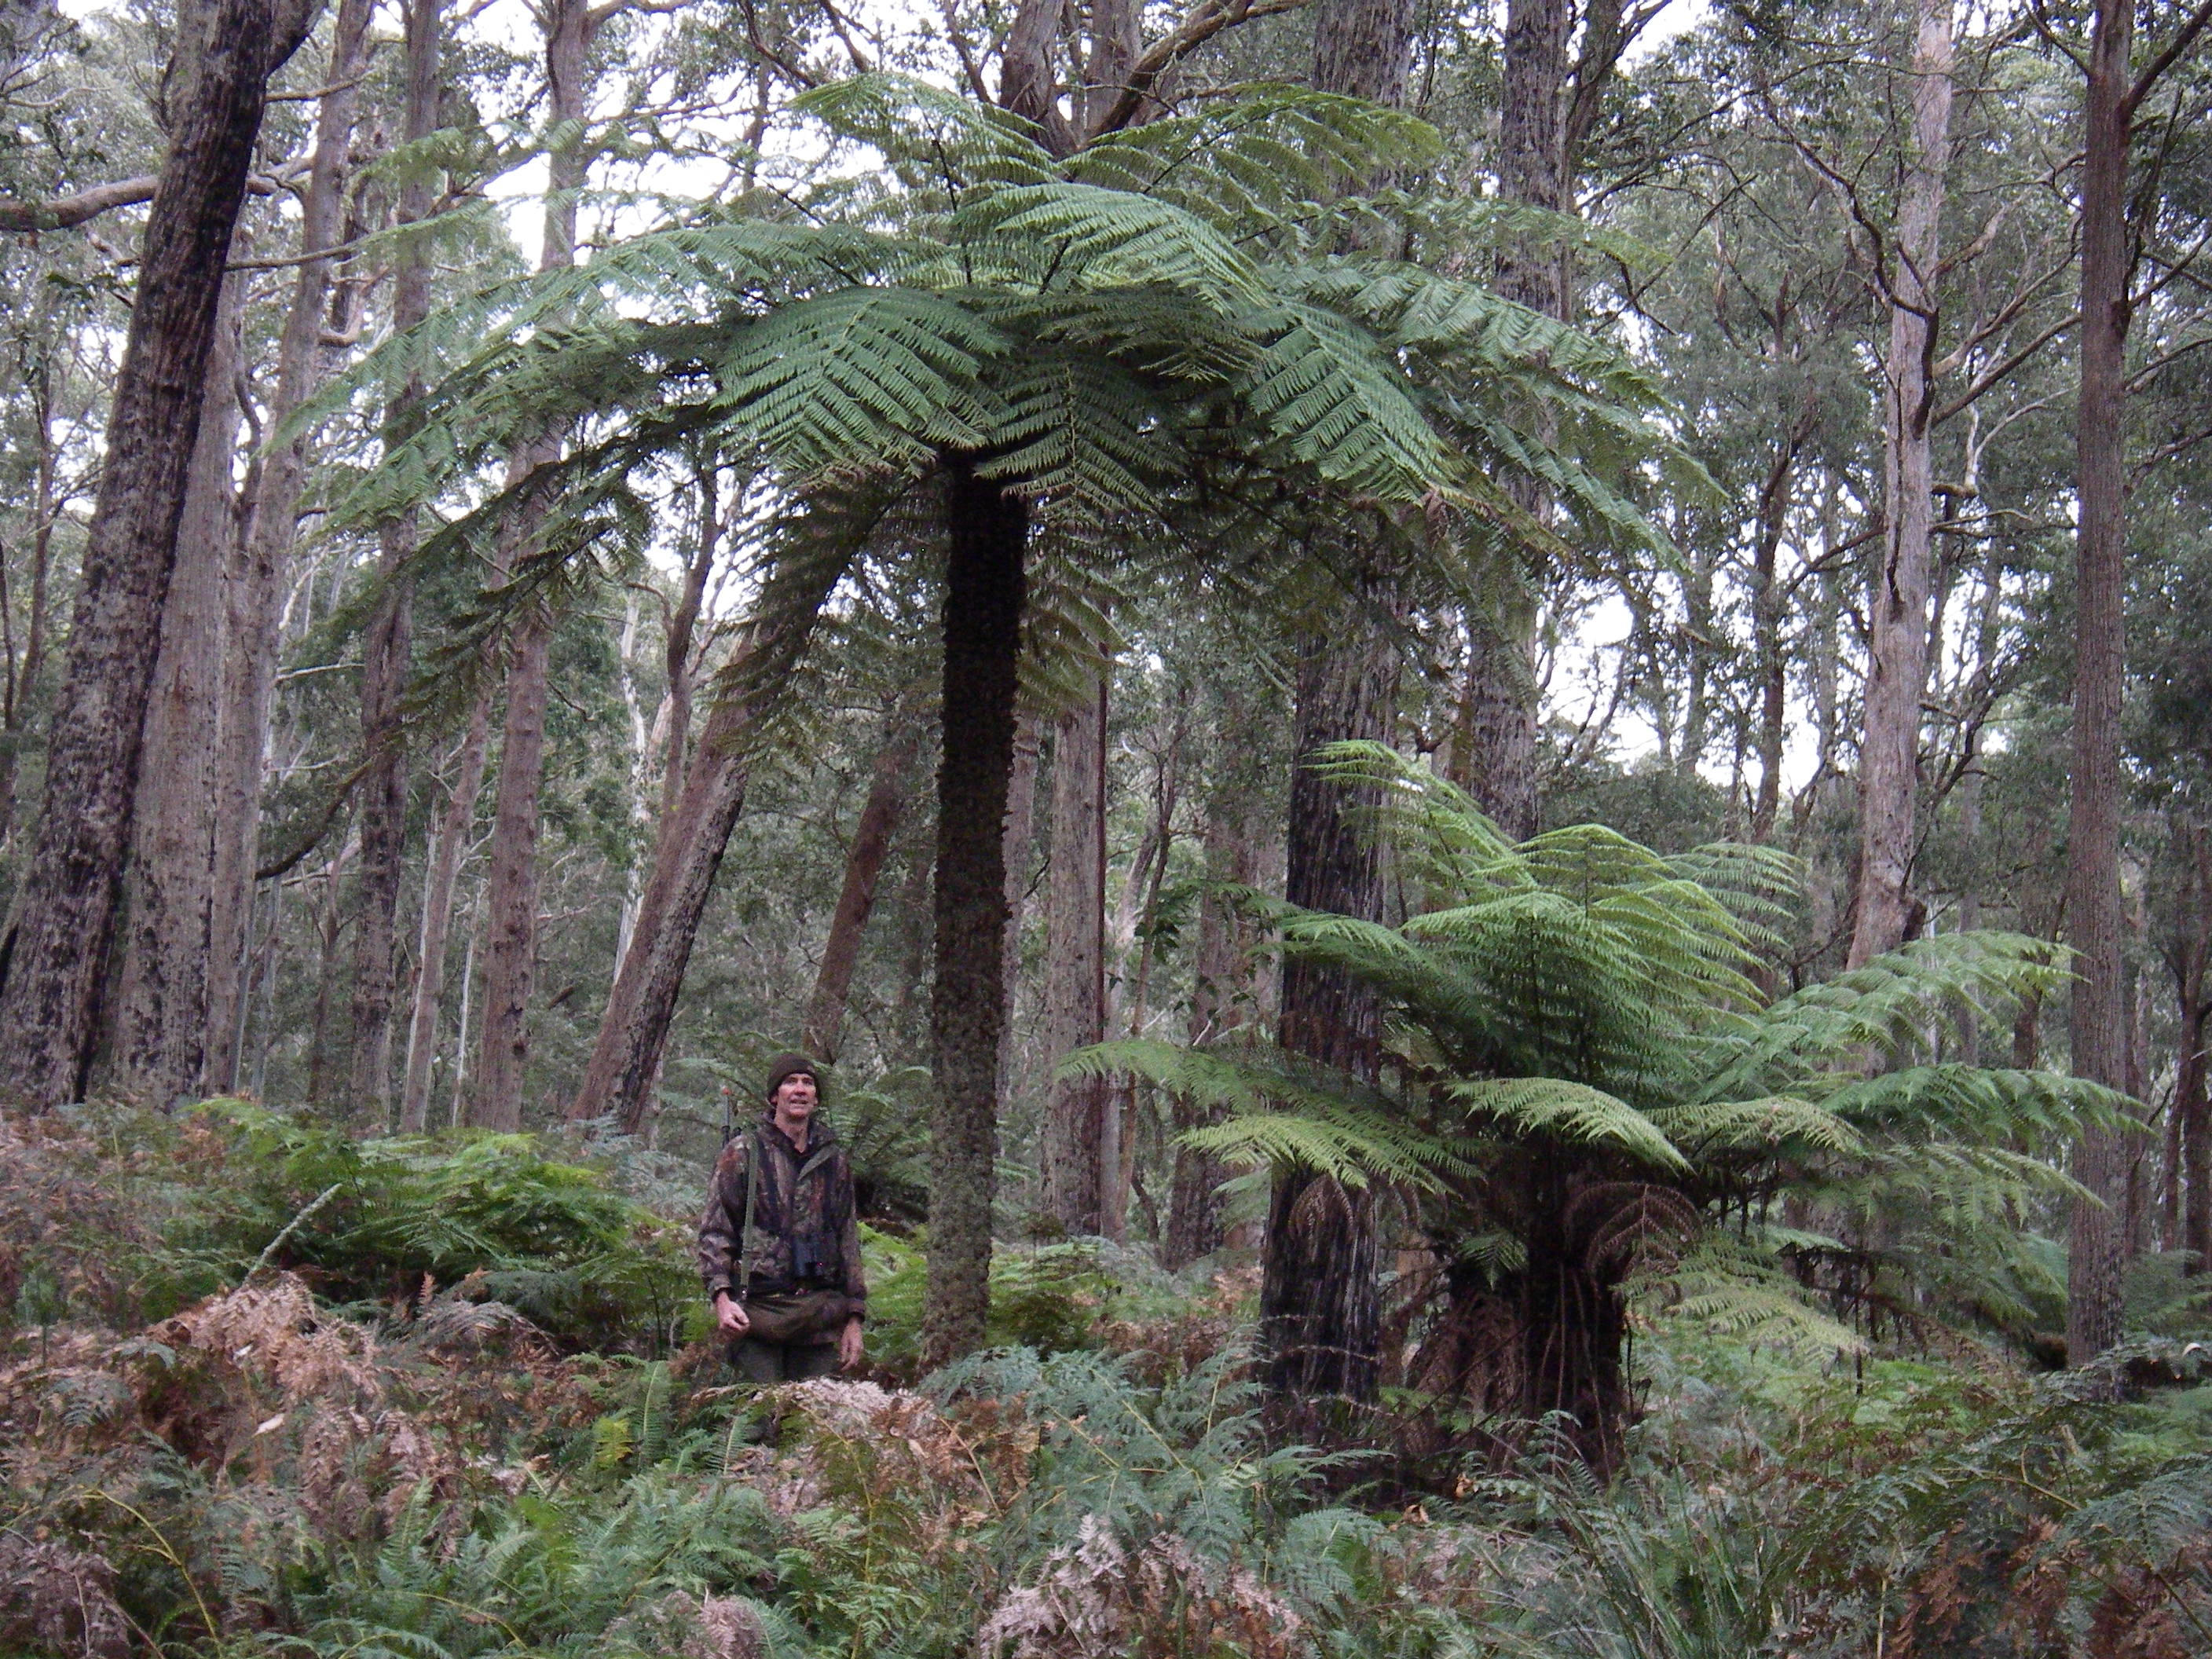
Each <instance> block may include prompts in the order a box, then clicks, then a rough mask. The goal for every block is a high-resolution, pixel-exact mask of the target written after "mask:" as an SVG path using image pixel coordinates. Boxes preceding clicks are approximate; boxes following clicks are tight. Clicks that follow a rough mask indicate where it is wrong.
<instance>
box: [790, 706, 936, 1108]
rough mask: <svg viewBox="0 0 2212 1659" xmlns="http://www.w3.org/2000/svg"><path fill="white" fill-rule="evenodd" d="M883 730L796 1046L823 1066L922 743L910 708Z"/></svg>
mask: <svg viewBox="0 0 2212 1659" xmlns="http://www.w3.org/2000/svg"><path fill="white" fill-rule="evenodd" d="M887 728H888V729H887V730H886V731H885V732H884V740H883V744H882V746H881V747H880V748H879V749H878V750H877V751H876V761H875V765H874V766H873V768H872V769H871V771H870V774H869V778H868V795H867V799H866V800H865V801H863V802H862V803H861V804H860V822H859V823H856V824H855V825H854V827H853V845H852V848H851V849H850V850H849V851H848V853H847V854H846V855H845V878H844V880H843V882H842V883H841V884H840V885H839V887H838V890H837V908H836V911H835V912H834V913H832V915H830V918H829V938H828V939H826V940H825V941H824V942H823V946H822V963H821V965H820V967H819V968H817V969H816V971H815V975H814V992H813V994H812V995H811V997H809V998H808V999H807V1004H806V1024H805V1033H804V1035H803V1036H801V1037H800V1038H799V1048H802V1049H803V1050H805V1052H806V1053H808V1054H812V1055H813V1056H814V1057H815V1058H816V1059H817V1060H821V1061H823V1063H824V1064H835V1063H836V1059H837V1047H838V1030H839V1028H840V1027H842V1025H843V1024H844V1023H845V1004H846V1001H847V1000H848V998H849V997H850V996H851V994H852V990H853V974H854V969H857V968H858V967H859V966H860V941H861V939H862V938H863V937H864V936H865V934H866V932H867V927H868V917H869V915H871V914H872V912H873V911H874V909H875V908H876V884H877V883H878V881H879V880H880V879H881V878H882V876H883V872H884V856H885V855H886V854H888V853H889V852H890V845H891V837H892V836H893V835H894V834H896V832H897V829H898V824H899V819H900V817H902V815H903V814H904V812H905V810H906V797H907V774H908V772H909V771H910V770H911V769H912V768H913V765H914V757H915V750H918V749H919V748H921V723H920V722H919V721H917V720H915V719H914V718H913V716H912V714H911V712H910V711H909V710H908V709H905V708H894V709H893V710H892V711H891V715H890V720H889V721H888V722H887Z"/></svg>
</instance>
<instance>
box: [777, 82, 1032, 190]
mask: <svg viewBox="0 0 2212 1659" xmlns="http://www.w3.org/2000/svg"><path fill="white" fill-rule="evenodd" d="M791 106H792V108H793V110H794V111H796V112H799V114H802V115H809V116H812V117H813V118H815V119H817V120H818V121H820V122H821V123H822V124H823V125H824V126H826V127H828V128H829V130H830V131H832V132H834V133H836V135H837V136H838V137H841V138H848V139H852V140H854V141H855V142H856V143H863V144H867V145H869V146H872V148H874V149H877V150H879V151H881V152H882V153H883V154H884V155H886V156H888V157H890V159H891V161H893V162H894V163H895V164H896V163H902V162H903V163H908V164H913V165H919V166H921V167H926V168H927V170H928V172H929V173H930V174H932V175H933V176H936V177H938V178H940V179H943V180H945V182H946V183H948V184H949V185H952V186H953V187H955V188H957V187H959V186H962V185H994V184H1000V185H1031V184H1042V183H1043V182H1045V181H1047V180H1048V179H1054V178H1056V177H1057V176H1058V174H1059V168H1058V167H1057V166H1056V165H1055V164H1054V161H1053V158H1052V155H1051V153H1050V152H1049V151H1048V150H1047V149H1045V148H1044V146H1043V145H1042V143H1039V142H1038V139H1037V136H1036V127H1035V126H1033V125H1031V124H1030V123H1029V122H1027V121H1025V120H1024V119H1022V118H1021V117H1019V116H1018V115H1015V114H1013V113H1012V112H1011V111H1007V110H1003V109H1000V108H999V107H998V106H996V105H994V104H988V103H983V102H980V101H978V100H975V99H973V98H967V97H963V96H962V95H961V94H958V93H955V92H948V91H946V90H945V88H942V87H937V86H932V85H931V84H930V83H929V82H926V81H921V80H917V79H915V77H913V76H906V75H896V74H888V73H881V72H878V73H875V74H869V75H855V76H849V77H848V78H847V79H845V80H842V81H836V82H830V83H829V84H828V85H826V86H820V87H815V88H811V89H809V90H808V91H805V92H803V93H801V94H799V96H798V97H796V98H794V99H793V100H792V105H791Z"/></svg>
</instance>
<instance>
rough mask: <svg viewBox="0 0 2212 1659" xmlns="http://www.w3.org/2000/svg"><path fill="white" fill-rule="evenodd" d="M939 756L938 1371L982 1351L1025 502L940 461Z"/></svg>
mask: <svg viewBox="0 0 2212 1659" xmlns="http://www.w3.org/2000/svg"><path fill="white" fill-rule="evenodd" d="M945 473H946V477H945V532H946V543H947V547H946V562H945V622H944V632H945V692H944V710H945V714H944V733H945V747H944V753H943V755H942V757H940V758H939V763H938V772H937V894H936V910H937V966H936V973H935V975H934V978H933V982H932V984H931V987H930V1052H931V1058H932V1067H933V1071H934V1073H935V1074H936V1084H937V1089H936V1099H935V1101H934V1103H933V1112H932V1114H931V1121H930V1138H929V1177H930V1194H929V1255H928V1273H927V1289H926V1296H927V1299H926V1302H925V1304H924V1308H923V1316H922V1351H923V1354H924V1357H925V1358H927V1361H928V1363H930V1364H933V1365H942V1364H946V1363H948V1362H949V1361H951V1360H952V1359H955V1358H958V1357H959V1356H960V1355H962V1354H963V1353H967V1352H970V1351H972V1350H974V1349H975V1348H977V1347H980V1346H982V1342H983V1332H984V1322H985V1318H986V1316H987V1313H988V1311H989V1304H990V1274H991V1200H992V1198H993V1196H994V1192H995V1189H996V1185H997V1182H996V1161H997V1158H998V1143H999V1096H998V1072H999V1036H1000V1022H1001V1021H1002V1019H1003V1018H1004V1015H1005V1008H1006V1002H1005V996H1006V987H1005V983H1004V977H1003V976H1004V975H1005V972H1006V952H1005V948H1004V933H1005V927H1006V834H1005V826H1006V785H1007V780H1008V777H1009V775H1010V774H1011V773H1012V769H1013V760H1014V690H1015V680H1016V668H1017V665H1018V663H1019V661H1020V658H1021V646H1022V602H1023V595H1024V573H1023V560H1024V552H1025V550H1026V543H1027V541H1028V536H1029V507H1028V503H1027V502H1025V501H1023V499H1022V498H1021V497H1020V496H1018V495H1012V494H1010V493H1009V492H1007V491H1006V489H1002V488H1001V487H1000V485H999V484H998V483H996V482H994V481H993V480H991V479H988V478H983V477H978V476H977V475H976V471H975V463H974V460H973V459H972V458H970V457H968V456H954V457H951V458H950V459H948V460H947V462H946V464H945Z"/></svg>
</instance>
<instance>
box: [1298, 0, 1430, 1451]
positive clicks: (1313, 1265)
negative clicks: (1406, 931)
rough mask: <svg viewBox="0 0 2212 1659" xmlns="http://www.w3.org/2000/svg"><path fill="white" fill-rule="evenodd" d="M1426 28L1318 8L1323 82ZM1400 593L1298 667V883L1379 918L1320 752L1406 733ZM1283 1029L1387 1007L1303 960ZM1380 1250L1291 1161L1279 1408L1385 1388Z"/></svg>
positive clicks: (1400, 62)
mask: <svg viewBox="0 0 2212 1659" xmlns="http://www.w3.org/2000/svg"><path fill="white" fill-rule="evenodd" d="M1412 54H1413V7H1412V5H1411V4H1410V3H1409V0H1326V3H1324V4H1323V5H1322V8H1321V9H1320V11H1319V12H1318V14H1317V15H1316V17H1315V20H1314V58H1313V82H1314V85H1315V87H1316V88H1317V89H1319V90H1321V91H1322V92H1335V93H1348V94H1352V95H1353V96H1355V97H1362V98H1367V99H1370V100H1373V101H1374V102H1376V103H1381V104H1398V103H1401V102H1403V101H1404V98H1405V91H1406V74H1407V68H1408V65H1409V63H1410V60H1411V58H1412ZM1397 603H1398V600H1397V593H1396V584H1395V580H1392V579H1391V578H1390V577H1389V576H1388V575H1387V574H1383V573H1381V572H1373V571H1370V572H1369V573H1367V574H1366V577H1365V579H1364V581H1363V583H1362V585H1361V591H1360V592H1358V593H1356V594H1354V595H1353V596H1352V599H1351V602H1350V603H1348V604H1346V605H1345V606H1344V607H1343V608H1342V611H1341V614H1340V616H1338V617H1334V618H1332V620H1331V623H1330V624H1329V626H1328V629H1326V630H1322V634H1323V635H1325V637H1323V636H1316V637H1310V638H1309V640H1308V641H1307V642H1306V643H1305V644H1304V646H1303V647H1301V650H1300V655H1299V661H1298V669H1297V699H1296V705H1297V706H1296V710H1295V714H1294V715H1293V720H1294V728H1293V729H1294V733H1295V735H1294V738H1293V741H1292V745H1291V766H1292V772H1291V809H1290V832H1289V842H1290V858H1289V865H1288V868H1287V871H1286V872H1285V888H1286V891H1287V895H1288V896H1289V898H1290V901H1291V903H1293V904H1301V905H1304V906H1306V907H1308V908H1312V909H1320V910H1334V911H1336V912H1339V913H1340V914H1342V915H1351V916H1358V917H1359V918H1360V919H1362V920H1363V921H1381V920H1382V919H1383V896H1384V895H1383V863H1382V853H1381V849H1380V848H1377V847H1376V846H1375V845H1374V844H1373V843H1372V842H1369V841H1367V840H1366V839H1364V838H1363V837H1362V836H1360V835H1358V833H1357V831H1356V830H1355V829H1353V827H1352V816H1351V809H1352V808H1353V807H1354V806H1355V805H1357V804H1358V802H1360V801H1361V800H1362V799H1364V797H1365V796H1367V795H1368V794H1370V793H1371V792H1369V791H1361V790H1353V789H1347V788H1346V787H1343V786H1341V785H1339V784H1335V783H1331V782H1328V781H1325V780H1323V779H1322V778H1321V777H1320V776H1318V775H1316V773H1315V772H1314V771H1313V769H1312V767H1311V764H1310V763H1311V760H1312V757H1313V755H1314V751H1315V750H1317V749H1319V748H1321V747H1322V746H1323V745H1324V744H1330V743H1335V742H1340V741H1345V740H1348V739H1355V738H1368V739H1372V740H1376V741H1379V742H1384V743H1387V742H1389V740H1390V737H1391V732H1392V726H1393V719H1392V717H1393V714H1394V708H1395V702H1396V701H1397V685H1398V656H1397V649H1396V641H1395V639H1394V638H1393V637H1392V636H1391V634H1390V632H1389V627H1388V618H1389V615H1390V613H1391V612H1392V611H1395V607H1396V605H1397ZM1280 1036H1281V1040H1282V1044H1283V1046H1284V1047H1285V1048H1288V1049H1291V1050H1292V1051H1293V1052H1296V1053H1298V1054H1307V1055H1310V1056H1311V1057H1312V1058H1313V1059H1315V1060H1320V1061H1321V1062H1322V1063H1323V1064H1325V1065H1331V1066H1341V1067H1343V1068H1345V1069H1346V1070H1348V1071H1351V1072H1353V1073H1357V1074H1359V1075H1362V1076H1368V1077H1371V1076H1373V1075H1375V1073H1376V1068H1377V1066H1379V1064H1380V1061H1381V1049H1380V1043H1381V1036H1382V1013H1381V1006H1380V1004H1379V1003H1378V1002H1377V1000H1376V996H1375V994H1374V993H1373V991H1372V990H1370V988H1368V987H1365V986H1364V985H1361V984H1359V983H1358V982H1357V981H1353V980H1352V979H1350V978H1349V977H1347V976H1346V975H1343V974H1341V973H1337V972H1334V971H1332V970H1329V969H1323V968H1319V967H1316V966H1315V965H1314V964H1312V963H1291V964H1289V965H1288V966H1286V967H1285V969H1284V971H1283V992H1282V1008H1281V1015H1280ZM1376 1249H1377V1247H1376V1235H1375V1217H1374V1195H1373V1191H1372V1189H1371V1188H1351V1187H1346V1186H1344V1185H1342V1184H1341V1183H1340V1182H1337V1181H1335V1180H1334V1179H1333V1178H1331V1177H1329V1176H1325V1175H1322V1174H1320V1173H1318V1172H1316V1171H1315V1170H1310V1169H1306V1168H1303V1167H1297V1166H1288V1167H1281V1168H1278V1169H1277V1170H1276V1171H1275V1175H1274V1184H1273V1191H1272V1193H1271V1195H1270V1198H1269V1201H1268V1210H1267V1236H1266V1240H1265V1243H1264V1246H1263V1249H1262V1253H1261V1287H1260V1344H1261V1350H1262V1352H1263V1353H1264V1354H1265V1356H1266V1358H1265V1365H1266V1370H1265V1376H1266V1382H1267V1388H1268V1389H1269V1390H1270V1391H1271V1393H1272V1394H1273V1395H1274V1396H1275V1401H1276V1404H1277V1407H1278V1408H1279V1410H1282V1411H1284V1412H1285V1413H1303V1412H1305V1411H1309V1410H1311V1409H1313V1408H1314V1407H1316V1405H1317V1404H1318V1403H1319V1402H1320V1401H1322V1400H1323V1399H1326V1398H1330V1397H1342V1398H1345V1399H1349V1400H1352V1401H1365V1400H1367V1399H1369V1398H1370V1397H1371V1396H1372V1395H1373V1393H1374V1389H1375V1382H1376V1340H1377V1336H1378V1333H1379V1328H1380V1325H1379V1320H1380V1310H1379V1308H1378V1305H1377V1300H1376V1297H1377V1286H1376V1277H1375V1274H1376Z"/></svg>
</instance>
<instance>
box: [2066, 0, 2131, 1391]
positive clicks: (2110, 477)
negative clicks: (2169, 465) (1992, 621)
mask: <svg viewBox="0 0 2212 1659" xmlns="http://www.w3.org/2000/svg"><path fill="white" fill-rule="evenodd" d="M2134 22H2135V20H2134V13H2133V9H2132V7H2131V6H2130V3H2129V0H2098V3H2097V6H2096V21H2095V25H2094V28H2093V34H2092V37H2091V42H2090V47H2089V59H2088V83H2087V89H2086V94H2085V97H2084V106H2083V119H2084V123H2085V125H2086V127H2087V132H2086V134H2085V137H2084V144H2083V149H2084V152H2085V153H2084V155H2083V159H2082V166H2081V392H2080V397H2079V401H2078V402H2077V404H2076V405H2075V419H2074V441H2075V500H2076V502H2077V507H2076V514H2077V516H2076V520H2075V525H2076V528H2075V587H2074V592H2075V645H2074V650H2075V657H2074V752H2073V766H2072V774H2071V778H2070V786H2071V788H2070V793H2071V799H2070V801H2069V810H2068V815H2067V845H2066V933H2067V942H2068V943H2069V944H2070V945H2072V946H2073V947H2074V951H2075V958H2074V963H2073V966H2074V970H2075V975H2076V977H2075V981H2074V986H2073V993H2072V998H2071V1007H2070V1010H2069V1018H2068V1035H2069V1048H2070V1049H2071V1057H2072V1063H2073V1068H2074V1074H2075V1076H2076V1077H2082V1078H2087V1079H2089V1080H2090V1081H2091V1082H2093V1083H2101V1084H2104V1085H2106V1086H2107V1087H2110V1088H2114V1089H2122V1088H2125V1087H2126V1086H2127V1048H2128V1042H2127V1024H2126V1018H2125V1014H2126V1010H2125V1006H2124V1004H2125V999H2124V995H2123V987H2122V985H2121V974H2120V936H2121V929H2122V912H2121V900H2120V805H2121V799H2122V793H2121V792H2122V789H2123V787H2124V784H2123V781H2122V779H2121V775H2120V700H2121V693H2122V687H2123V681H2124V675H2125V671H2126V648H2127V641H2126V634H2125V631H2124V619H2123V615H2122V603H2123V599H2124V593H2125V585H2126V571H2125V568H2124V556H2125V552H2126V546H2127V456H2126V452H2125V447H2124V443H2125V436H2124V434H2125V424H2126V419H2127V338H2128V288H2129V279H2130V264H2131V262H2130V258H2129V252H2128V227H2127V191H2128V137H2129V128H2130V125H2131V122H2132V118H2133V114H2134V107H2133V102H2132V100H2131V99H2130V95H2129V94H2130V48H2131V46H2132V42H2133V37H2134ZM2126 1173H2127V1158H2126V1155H2125V1150H2124V1148H2123V1147H2122V1146H2120V1145H2119V1142H2118V1135H2117V1134H2116V1133H2114V1132H2112V1131H2110V1130H2104V1129H2098V1130H2093V1131H2091V1132H2090V1133H2088V1134H2087V1135H2085V1136H2083V1137H2082V1139H2081V1144H2080V1145H2079V1146H2077V1147H2076V1149H2075V1158H2074V1177H2075V1180H2076V1181H2078V1182H2080V1183H2081V1187H2082V1188H2083V1189H2084V1194H2085V1195H2084V1196H2082V1197H2081V1198H2078V1199H2076V1200H2075V1203H2074V1206H2073V1213H2072V1217H2071V1225H2070V1230H2069V1251H2068V1260H2067V1271H2066V1291H2067V1308H2066V1350H2067V1358H2068V1360H2069V1364H2075V1365H2084V1364H2088V1363H2089V1362H2090V1361H2091V1360H2093V1359H2094V1358H2096V1357H2097V1356H2098V1355H2099V1354H2100V1353H2102V1352H2105V1350H2106V1349H2107V1348H2109V1347H2111V1346H2112V1345H2113V1344H2114V1343H2115V1342H2117V1341H2118V1340H2119V1337H2120V1288H2121V1276H2122V1273H2123V1272H2124V1268H2125V1267H2126V1239H2125V1237H2124V1233H2123V1231H2122V1226H2121V1219H2122V1206H2123V1205H2124V1202H2125V1200H2126V1196H2127V1194H2126Z"/></svg>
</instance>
